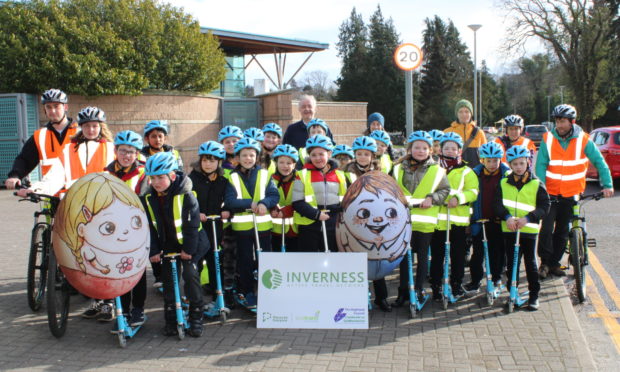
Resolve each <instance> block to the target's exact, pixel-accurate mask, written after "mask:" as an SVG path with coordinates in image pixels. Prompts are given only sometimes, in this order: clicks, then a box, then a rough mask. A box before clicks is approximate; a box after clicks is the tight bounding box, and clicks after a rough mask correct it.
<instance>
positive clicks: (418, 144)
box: [411, 141, 431, 161]
mask: <svg viewBox="0 0 620 372" xmlns="http://www.w3.org/2000/svg"><path fill="white" fill-rule="evenodd" d="M430 154H431V147H430V146H429V145H428V143H427V142H424V141H413V144H412V145H411V156H412V157H413V158H414V159H415V160H417V161H424V160H426V159H428V157H429V156H430Z"/></svg>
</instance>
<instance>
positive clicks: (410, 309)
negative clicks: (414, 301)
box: [409, 305, 418, 319]
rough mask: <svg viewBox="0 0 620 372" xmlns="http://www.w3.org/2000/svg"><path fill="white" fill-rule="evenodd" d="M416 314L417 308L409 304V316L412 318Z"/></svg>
mask: <svg viewBox="0 0 620 372" xmlns="http://www.w3.org/2000/svg"><path fill="white" fill-rule="evenodd" d="M416 315H418V309H417V308H416V306H415V305H409V318H411V319H413V318H415V317H416Z"/></svg>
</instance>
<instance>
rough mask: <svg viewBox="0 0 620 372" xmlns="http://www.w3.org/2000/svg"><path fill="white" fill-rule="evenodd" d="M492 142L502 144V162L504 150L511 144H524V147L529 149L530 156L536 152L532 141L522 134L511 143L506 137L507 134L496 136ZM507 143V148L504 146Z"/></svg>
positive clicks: (504, 159) (504, 160) (504, 158)
mask: <svg viewBox="0 0 620 372" xmlns="http://www.w3.org/2000/svg"><path fill="white" fill-rule="evenodd" d="M494 142H496V143H498V144H499V145H500V146H502V149H504V156H503V157H502V161H503V162H504V163H506V151H508V149H509V148H510V147H512V146H524V147H525V148H526V149H528V150H530V152H531V153H532V156H534V153H535V152H536V145H535V144H534V141H532V140H530V139H529V138H525V137H523V136H520V137H519V138H518V139H517V140H516V141H515V142H513V143H510V139H509V138H508V136H502V137H497V138H495V141H494ZM507 143H510V145H509V146H508V148H506V144H507Z"/></svg>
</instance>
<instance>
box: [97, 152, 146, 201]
mask: <svg viewBox="0 0 620 372" xmlns="http://www.w3.org/2000/svg"><path fill="white" fill-rule="evenodd" d="M116 163H117V162H116V160H115V161H113V162H112V163H110V164H108V166H107V167H106V170H107V171H108V172H109V173H110V174H113V175H115V176H117V177H118V178H120V179H121V181H123V182H125V184H126V185H127V186H129V188H130V189H132V190H133V191H134V192H135V193H136V194H137V195H138V196H142V195H143V194H145V193H146V192H147V191H148V186H149V183H150V182H149V178H148V177H147V176H146V173H145V171H144V163H143V162H141V161H139V160H136V162H135V163H134V165H133V166H131V167H130V169H129V171H128V172H127V173H125V172H123V171H118V170H117V169H116Z"/></svg>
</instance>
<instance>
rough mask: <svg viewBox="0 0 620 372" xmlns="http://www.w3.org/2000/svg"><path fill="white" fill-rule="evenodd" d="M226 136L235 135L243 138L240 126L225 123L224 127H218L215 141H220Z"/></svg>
mask: <svg viewBox="0 0 620 372" xmlns="http://www.w3.org/2000/svg"><path fill="white" fill-rule="evenodd" d="M228 137H237V138H239V139H241V138H243V132H242V131H241V128H239V127H237V126H235V125H227V126H225V127H224V128H222V129H220V131H219V133H218V134H217V141H218V142H222V141H223V140H225V139H226V138H228Z"/></svg>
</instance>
